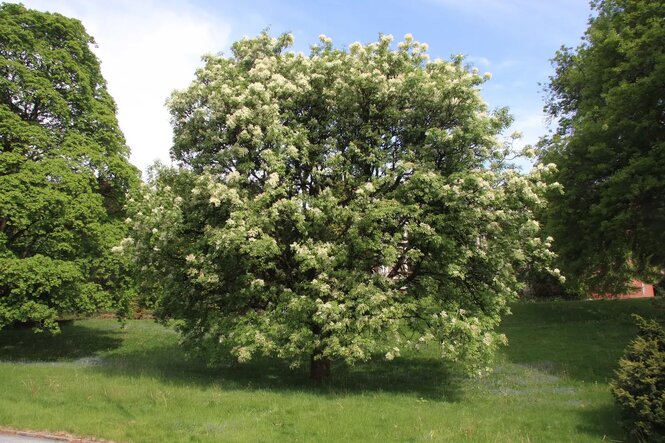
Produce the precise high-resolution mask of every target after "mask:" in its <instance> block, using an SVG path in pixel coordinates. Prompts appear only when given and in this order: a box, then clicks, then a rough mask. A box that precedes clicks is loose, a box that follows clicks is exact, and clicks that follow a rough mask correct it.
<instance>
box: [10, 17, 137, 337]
mask: <svg viewBox="0 0 665 443" xmlns="http://www.w3.org/2000/svg"><path fill="white" fill-rule="evenodd" d="M91 45H94V40H93V39H92V37H90V36H89V35H88V34H87V33H86V31H85V29H84V27H83V25H82V24H81V23H80V22H79V21H78V20H75V19H71V18H67V17H64V16H62V15H59V14H49V13H42V12H38V11H32V10H29V9H26V8H25V7H23V6H22V5H15V4H2V5H0V328H2V327H4V326H7V325H9V324H12V323H15V322H34V323H36V324H37V325H38V326H39V327H45V328H48V329H57V325H56V323H55V321H54V320H55V319H56V318H57V316H58V315H61V314H65V313H88V312H93V311H97V310H100V309H112V308H117V307H118V306H120V305H122V304H123V303H125V302H126V297H127V294H128V289H127V286H126V280H125V278H126V277H124V275H125V274H126V272H125V271H126V269H125V263H123V261H122V260H123V259H122V258H121V257H119V256H117V254H112V253H111V247H112V246H113V245H114V244H117V243H118V242H119V240H120V239H121V238H122V237H123V236H124V235H125V232H126V226H125V223H124V218H125V217H124V214H123V205H124V199H125V194H126V192H127V191H128V189H129V188H130V187H131V186H132V185H134V184H136V183H137V181H138V172H137V169H136V168H135V167H133V166H132V165H131V164H130V163H129V162H128V154H129V150H128V148H127V145H126V143H125V140H124V137H123V135H122V133H121V132H120V129H119V128H118V122H117V120H116V115H115V111H116V107H115V103H114V101H113V99H112V98H111V96H110V95H109V93H108V92H107V90H106V82H105V81H104V78H103V77H102V74H101V72H100V67H99V60H98V59H97V57H96V56H95V54H94V53H93V52H92V50H91Z"/></svg>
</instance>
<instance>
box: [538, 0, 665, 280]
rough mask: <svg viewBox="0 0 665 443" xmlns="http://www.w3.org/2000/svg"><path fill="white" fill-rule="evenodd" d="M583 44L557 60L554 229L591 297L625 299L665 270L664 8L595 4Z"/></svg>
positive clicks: (656, 0)
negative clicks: (629, 290) (634, 286)
mask: <svg viewBox="0 0 665 443" xmlns="http://www.w3.org/2000/svg"><path fill="white" fill-rule="evenodd" d="M592 6H593V7H594V10H595V12H596V14H595V16H594V17H593V18H592V19H590V22H589V27H588V29H587V31H586V33H585V36H584V39H583V41H582V43H581V44H580V45H579V46H578V47H577V48H575V49H572V48H562V49H561V50H560V51H559V52H557V54H556V56H555V58H554V59H553V62H554V66H555V68H556V73H555V75H554V76H553V77H552V78H551V82H550V84H549V88H548V89H549V92H550V98H549V102H548V105H547V107H546V110H547V111H548V112H549V113H550V115H551V116H552V117H554V118H558V119H559V120H558V121H559V126H558V130H557V131H556V134H555V135H554V136H553V137H551V138H550V139H548V140H546V150H545V153H544V158H545V161H548V162H554V163H556V164H557V165H558V172H557V173H556V174H555V175H554V176H553V180H557V181H558V182H559V183H561V184H562V185H563V187H564V190H565V192H564V193H563V194H561V193H554V194H553V195H552V196H551V201H552V204H551V205H550V208H549V215H548V222H547V225H548V228H549V229H551V230H552V232H553V235H554V237H555V238H556V242H555V249H556V250H557V252H558V253H559V255H560V257H561V262H562V265H561V266H562V268H563V269H564V271H565V273H566V275H567V276H570V277H572V278H573V280H574V282H575V283H576V285H577V286H578V287H580V288H582V289H587V290H588V289H593V290H596V291H599V292H605V291H614V290H621V289H623V286H625V285H626V283H628V282H629V281H630V280H631V279H632V278H633V277H634V276H635V275H642V276H646V278H649V277H648V276H649V274H653V273H654V271H656V272H660V271H662V270H663V269H665V229H663V227H664V226H665V88H663V85H665V23H664V21H663V17H665V2H664V1H663V0H604V1H597V2H593V3H592Z"/></svg>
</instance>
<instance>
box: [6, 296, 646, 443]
mask: <svg viewBox="0 0 665 443" xmlns="http://www.w3.org/2000/svg"><path fill="white" fill-rule="evenodd" d="M513 312H514V315H513V316H510V317H509V318H507V319H506V320H505V322H504V324H503V326H502V330H503V332H505V333H506V334H507V335H508V338H509V340H510V345H509V346H508V347H507V348H506V349H505V350H504V352H503V353H502V355H501V356H500V358H499V361H498V362H497V365H496V368H495V371H494V373H493V374H492V375H490V376H488V377H485V378H483V379H466V378H464V377H460V376H459V375H457V373H456V371H455V370H454V368H451V367H449V366H446V365H444V364H441V363H440V362H439V361H437V360H436V358H435V356H434V354H427V353H421V354H412V355H404V356H403V357H402V358H400V359H396V360H395V361H393V362H386V361H383V360H380V359H379V360H377V361H376V362H371V363H368V364H364V365H359V366H355V367H348V366H345V365H343V364H337V365H335V366H334V367H333V379H332V380H331V381H330V382H329V383H326V384H325V385H323V386H316V385H314V384H312V383H310V381H309V380H308V379H307V368H303V369H301V370H296V371H291V370H289V369H288V368H287V367H286V366H285V365H283V364H281V363H279V362H276V361H272V360H262V361H253V362H252V363H251V364H248V365H230V366H228V367H224V368H218V369H209V368H207V367H206V366H205V365H204V364H202V363H201V362H199V361H196V360H194V361H191V360H190V361H188V360H187V359H186V358H185V356H184V354H183V352H182V351H181V349H180V348H179V347H178V336H177V335H176V334H175V333H174V332H172V331H171V330H168V329H166V328H164V327H162V326H159V325H157V324H155V323H153V322H151V321H132V322H130V323H129V324H128V326H127V327H126V328H124V329H123V328H121V327H120V325H119V324H118V323H117V322H115V321H113V320H86V321H76V322H73V323H70V324H65V325H63V328H62V333H61V334H60V335H58V336H54V337H50V336H48V335H33V334H32V333H31V332H30V330H7V331H2V332H0V426H6V427H12V428H22V429H32V430H50V431H65V432H69V433H71V434H75V435H81V436H95V437H98V438H104V439H109V440H115V441H118V442H123V441H134V442H168V441H191V442H204V441H205V442H219V441H252V442H258V441H266V442H268V441H289V442H290V441H316V442H320V441H384V442H385V441H422V440H425V441H427V440H433V441H473V442H476V441H480V442H485V441H486V442H520V441H524V442H531V441H532V442H539V441H556V442H565V441H570V442H584V441H602V440H605V441H609V440H624V435H623V433H622V431H621V429H620V427H619V425H618V423H617V421H618V415H617V411H616V409H615V407H614V404H613V400H612V397H611V394H610V392H609V388H608V380H609V379H610V378H611V377H612V371H613V369H614V368H615V366H616V363H617V360H618V359H619V357H620V355H621V354H622V352H623V348H624V347H625V346H626V344H627V343H628V342H629V341H630V340H631V339H632V337H633V336H634V334H635V332H636V329H635V327H634V326H633V324H632V321H631V319H630V313H631V312H638V313H642V314H644V315H646V316H650V317H652V316H653V315H654V312H655V311H654V309H653V307H652V304H651V301H649V300H619V301H593V302H552V303H529V304H517V305H515V306H514V307H513Z"/></svg>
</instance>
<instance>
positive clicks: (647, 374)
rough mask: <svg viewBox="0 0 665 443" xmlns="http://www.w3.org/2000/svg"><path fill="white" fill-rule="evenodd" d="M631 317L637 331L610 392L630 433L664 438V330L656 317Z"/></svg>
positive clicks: (644, 438) (655, 439)
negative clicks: (646, 318)
mask: <svg viewBox="0 0 665 443" xmlns="http://www.w3.org/2000/svg"><path fill="white" fill-rule="evenodd" d="M633 318H634V319H635V320H636V322H637V325H638V327H639V332H638V334H637V337H636V338H635V340H633V341H632V342H631V343H630V345H628V348H627V349H626V352H625V354H624V356H623V358H622V359H621V360H620V361H619V369H618V370H617V371H616V375H617V378H616V380H614V381H613V382H612V393H613V394H614V397H615V399H616V402H617V403H618V405H619V407H620V408H621V413H622V416H623V420H624V426H625V427H626V429H627V431H628V433H629V434H630V436H631V437H633V438H635V439H637V440H639V441H651V442H665V330H663V328H662V326H661V325H659V324H658V322H656V321H655V320H645V319H643V318H642V317H640V316H639V315H636V314H633Z"/></svg>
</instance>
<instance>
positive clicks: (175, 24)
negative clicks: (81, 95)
mask: <svg viewBox="0 0 665 443" xmlns="http://www.w3.org/2000/svg"><path fill="white" fill-rule="evenodd" d="M22 3H23V4H25V6H26V7H29V8H32V9H38V10H41V11H50V12H59V13H61V14H63V15H66V16H69V17H75V18H77V19H79V20H81V22H82V23H83V25H84V26H85V28H86V30H87V31H88V33H89V34H90V35H92V36H93V37H94V38H95V40H96V42H97V48H95V52H96V54H97V56H98V57H99V59H100V60H101V66H102V73H103V75H104V77H105V78H106V80H107V83H108V89H109V92H110V93H111V95H112V96H113V97H114V99H115V100H116V103H117V105H118V121H119V124H120V128H121V129H122V131H123V132H124V134H125V137H126V139H127V143H128V144H129V147H130V149H131V157H130V160H131V161H132V163H134V164H135V165H136V166H138V167H139V168H141V169H142V170H144V171H145V170H146V168H147V167H148V166H149V165H150V164H152V163H153V162H154V161H155V160H160V161H161V162H163V163H167V164H168V163H169V162H170V156H169V149H170V147H171V144H172V130H171V125H170V122H169V113H168V111H167V109H166V107H165V102H166V100H167V98H168V97H169V96H170V94H171V93H172V92H173V90H175V89H182V88H186V87H187V86H188V84H189V83H190V82H191V81H192V80H193V79H194V72H195V70H196V68H197V67H199V66H201V56H202V55H203V54H210V53H213V54H217V53H222V54H228V53H229V48H230V45H231V43H233V42H234V41H236V40H239V39H240V38H242V37H244V36H250V37H251V36H255V35H257V34H258V33H260V32H261V31H262V30H264V29H269V30H270V32H271V33H272V34H273V35H278V34H280V33H282V32H291V33H293V35H294V37H295V45H294V48H293V49H294V50H296V51H303V52H307V51H308V50H309V46H310V45H311V44H314V43H317V42H318V36H319V35H320V34H325V35H327V36H328V37H330V38H332V40H333V44H334V45H335V46H337V47H346V46H348V45H349V44H350V43H353V42H354V41H360V42H362V43H368V42H371V41H375V40H376V39H377V37H378V35H379V33H383V34H392V35H393V36H394V37H395V40H396V42H399V41H401V40H402V37H403V36H404V35H405V34H407V33H411V34H413V36H414V37H415V39H416V40H418V41H421V42H425V43H428V44H429V54H430V57H431V58H432V59H435V58H443V59H449V58H450V57H451V56H452V55H455V54H464V55H465V56H466V57H467V59H466V60H467V62H469V63H470V64H472V65H473V66H475V67H477V68H478V70H479V71H481V72H490V73H491V74H492V79H491V80H490V81H489V82H487V83H485V84H484V85H483V91H482V95H483V97H484V99H485V100H486V101H487V103H488V105H489V107H490V108H491V109H494V108H497V107H503V106H507V107H509V108H510V110H511V113H512V115H513V116H514V118H515V122H514V124H513V126H512V127H511V128H510V129H509V130H508V131H506V136H507V135H508V134H510V133H512V132H513V131H521V132H522V133H523V134H524V136H523V138H522V140H521V141H520V144H528V143H535V142H536V141H537V140H538V138H539V137H540V136H542V135H545V134H546V133H547V131H548V125H547V122H546V119H545V116H544V114H543V112H542V109H543V105H544V102H543V98H544V93H543V86H542V84H546V83H547V81H548V77H549V76H550V75H551V74H552V72H553V68H552V66H551V63H550V59H551V58H552V57H553V56H554V54H555V53H556V51H557V49H559V48H560V47H561V46H562V45H566V46H576V45H578V44H579V42H580V38H581V36H582V35H583V33H584V30H585V29H586V27H587V21H588V18H589V15H590V13H591V10H590V7H589V4H588V2H587V0H408V1H405V0H401V1H398V0H383V1H374V0H365V1H363V0H355V1H349V0H323V1H311V0H284V1H268V0H258V1H242V0H235V1H226V0H179V1H176V0H161V1H160V0H22ZM549 129H551V128H549Z"/></svg>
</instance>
